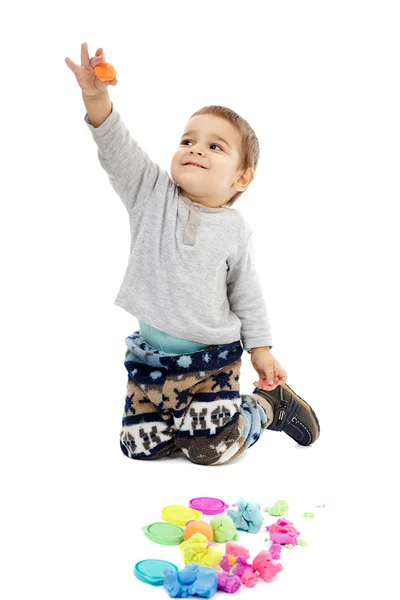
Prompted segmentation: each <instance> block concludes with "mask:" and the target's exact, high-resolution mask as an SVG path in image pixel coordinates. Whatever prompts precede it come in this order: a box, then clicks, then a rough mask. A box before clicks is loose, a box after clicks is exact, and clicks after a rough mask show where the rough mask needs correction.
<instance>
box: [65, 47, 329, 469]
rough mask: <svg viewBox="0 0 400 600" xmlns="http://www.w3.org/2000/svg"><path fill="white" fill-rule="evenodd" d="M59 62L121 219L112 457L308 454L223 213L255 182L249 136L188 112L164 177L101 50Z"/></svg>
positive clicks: (238, 243)
mask: <svg viewBox="0 0 400 600" xmlns="http://www.w3.org/2000/svg"><path fill="white" fill-rule="evenodd" d="M66 62H67V65H68V66H69V67H70V69H71V70H72V71H73V72H74V74H75V76H76V78H77V81H78V83H79V85H80V87H81V89H82V98H83V101H84V104H85V107H86V110H87V113H86V114H85V116H84V120H85V123H86V124H87V126H88V128H89V130H90V132H91V134H92V136H93V139H94V141H95V143H96V144H97V147H98V158H99V162H100V164H101V166H102V168H103V169H104V170H105V171H106V173H107V175H108V177H109V180H110V182H111V185H112V186H113V188H114V190H115V191H116V193H117V194H118V196H119V197H120V199H121V200H122V202H123V204H124V205H125V207H126V209H127V212H128V215H129V219H130V227H131V248H130V256H129V263H128V266H127V269H126V273H125V276H124V279H123V282H122V284H121V288H120V290H119V293H118V295H117V297H116V300H115V304H116V305H117V306H120V307H122V308H124V309H125V310H126V311H128V312H129V313H131V314H132V315H134V316H136V317H137V319H138V321H139V327H140V329H139V330H138V331H135V332H134V333H133V334H132V335H130V336H128V337H127V338H126V340H125V342H126V346H127V350H126V352H125V362H124V364H125V367H126V369H127V371H128V387H127V395H126V400H125V410H124V415H123V420H122V430H121V439H120V445H121V449H122V451H123V452H124V454H125V455H126V456H128V457H129V458H133V459H155V458H160V457H162V456H166V455H168V454H170V453H171V452H173V451H174V450H176V449H181V450H182V451H183V452H184V453H185V455H186V456H187V457H188V458H189V459H190V460H192V461H193V462H195V463H198V464H203V465H219V464H223V463H226V462H228V461H231V460H232V459H234V458H236V457H237V456H238V455H240V454H241V453H242V452H243V451H244V450H245V449H246V448H249V447H250V446H252V445H253V444H254V443H255V442H256V441H257V440H258V439H259V437H260V435H261V434H262V432H263V431H264V429H266V428H268V429H270V430H272V431H284V432H285V433H287V434H288V435H289V436H291V437H292V438H293V439H294V440H296V442H298V443H299V444H302V445H305V446H307V445H310V444H312V443H313V442H314V441H315V440H316V439H317V438H318V436H319V432H320V428H319V423H318V419H317V417H316V415H315V413H314V411H313V410H312V408H311V407H310V406H309V405H308V404H307V402H305V401H304V400H303V399H302V398H300V396H298V395H297V394H295V392H294V391H293V390H292V389H291V388H290V387H289V386H288V385H287V384H286V379H287V373H286V371H285V370H284V369H283V368H282V367H281V366H280V364H279V362H278V361H277V360H276V358H275V357H274V356H273V354H272V353H271V348H272V337H271V331H270V323H269V319H268V316H267V311H266V307H265V301H264V298H263V295H262V289H261V286H260V283H259V281H258V276H257V273H256V270H255V263H254V259H253V248H252V231H251V229H250V227H249V225H248V224H247V222H246V221H245V219H244V218H243V216H242V215H241V214H240V212H239V211H238V210H236V209H233V208H230V207H231V206H232V204H233V203H234V202H235V201H236V199H237V198H238V197H239V196H240V195H241V194H242V193H243V192H244V191H245V190H246V189H247V187H248V186H249V185H250V183H251V181H252V180H253V178H254V172H255V169H256V167H257V162H258V155H259V147H258V140H257V137H256V135H255V133H254V131H253V130H252V129H251V127H250V126H249V124H248V123H247V122H246V121H245V120H244V119H242V118H241V117H240V116H239V115H237V114H236V113H235V112H234V111H232V110H230V109H228V108H226V107H221V106H207V107H205V108H203V109H201V110H199V111H197V112H196V113H195V114H194V115H192V117H191V118H190V119H189V121H188V122H187V124H186V126H185V129H184V133H183V135H182V137H181V140H180V144H179V146H178V148H177V150H176V152H175V154H174V155H173V158H172V163H171V176H169V174H168V173H167V171H165V170H164V169H162V168H161V167H160V166H159V165H157V164H155V163H154V162H153V161H152V160H151V159H150V158H149V156H148V155H147V154H146V152H144V151H143V150H142V149H141V148H140V146H139V145H138V143H137V141H135V140H134V139H133V138H132V137H131V135H130V133H129V131H128V130H127V128H126V126H125V125H124V123H123V122H122V120H121V117H120V114H119V113H118V111H117V110H116V109H115V107H114V105H113V104H112V102H111V101H110V98H109V95H108V89H107V87H108V83H107V82H102V81H100V80H99V79H98V78H97V77H96V74H95V72H94V67H95V66H96V65H97V64H99V63H102V62H105V56H104V53H103V49H102V48H99V49H98V50H97V52H96V56H95V57H94V58H91V59H89V54H88V50H87V45H86V44H82V51H81V66H79V65H76V64H75V63H73V62H72V61H71V60H70V59H69V58H66ZM116 83H117V79H114V80H113V81H112V82H111V85H115V84H116ZM157 135H159V133H158V132H155V138H156V137H157ZM242 344H243V345H242ZM243 346H244V347H245V348H246V350H248V351H249V352H251V361H252V364H253V366H254V368H255V370H256V372H257V373H258V376H259V379H258V381H256V382H254V384H255V385H256V386H257V387H255V389H254V390H253V393H252V394H246V395H244V394H240V385H239V374H240V367H241V356H242V353H243Z"/></svg>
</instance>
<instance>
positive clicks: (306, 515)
mask: <svg viewBox="0 0 400 600" xmlns="http://www.w3.org/2000/svg"><path fill="white" fill-rule="evenodd" d="M301 516H302V517H305V518H306V519H313V518H314V517H315V513H313V512H305V513H303V514H302V515H301Z"/></svg>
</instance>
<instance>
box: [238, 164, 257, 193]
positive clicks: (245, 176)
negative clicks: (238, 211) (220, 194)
mask: <svg viewBox="0 0 400 600" xmlns="http://www.w3.org/2000/svg"><path fill="white" fill-rule="evenodd" d="M254 175H255V171H254V169H253V168H252V167H247V169H246V170H245V171H243V173H242V174H241V175H240V176H239V177H238V178H237V179H236V181H235V183H234V186H235V189H236V191H238V192H244V190H245V189H246V188H247V187H248V186H249V185H250V183H251V182H252V181H253V179H254Z"/></svg>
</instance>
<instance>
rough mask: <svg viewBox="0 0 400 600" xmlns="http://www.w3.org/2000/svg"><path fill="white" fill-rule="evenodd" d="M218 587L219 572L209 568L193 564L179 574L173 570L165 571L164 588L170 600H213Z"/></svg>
mask: <svg viewBox="0 0 400 600" xmlns="http://www.w3.org/2000/svg"><path fill="white" fill-rule="evenodd" d="M217 586H218V576H217V572H216V571H214V569H210V568H208V567H200V566H199V565H193V564H191V565H187V566H186V567H185V568H184V569H183V570H182V571H179V572H178V573H176V572H175V571H173V570H172V569H166V570H165V577H164V587H165V589H166V590H167V592H168V594H169V596H170V598H191V597H192V596H200V597H201V598H211V597H212V596H214V594H215V592H216V591H217Z"/></svg>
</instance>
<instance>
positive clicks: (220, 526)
mask: <svg viewBox="0 0 400 600" xmlns="http://www.w3.org/2000/svg"><path fill="white" fill-rule="evenodd" d="M210 525H211V527H212V528H213V532H214V540H215V541H216V542H222V543H224V542H229V541H230V540H233V538H234V536H235V533H236V530H235V524H234V522H233V521H232V519H231V518H230V517H229V516H228V515H219V516H218V517H214V518H213V519H211V522H210Z"/></svg>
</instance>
